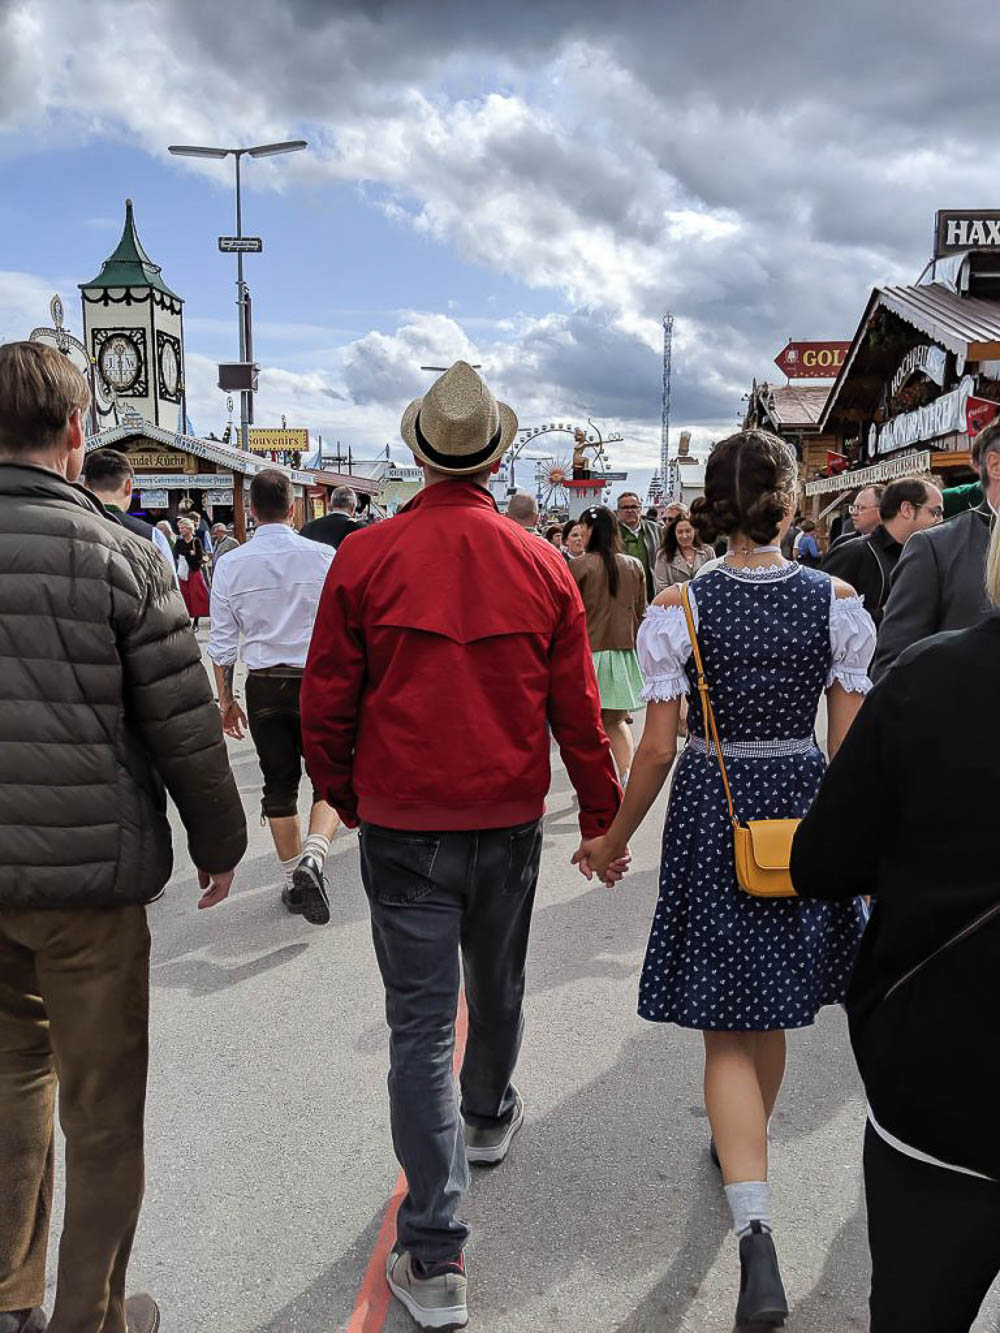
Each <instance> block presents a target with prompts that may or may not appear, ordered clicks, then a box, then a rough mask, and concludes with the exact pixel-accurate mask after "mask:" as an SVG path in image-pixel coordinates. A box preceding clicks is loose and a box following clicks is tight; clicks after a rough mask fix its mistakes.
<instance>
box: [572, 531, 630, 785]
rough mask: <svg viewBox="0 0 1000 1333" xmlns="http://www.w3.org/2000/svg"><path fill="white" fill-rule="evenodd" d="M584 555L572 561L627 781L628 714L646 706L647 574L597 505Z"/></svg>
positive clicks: (604, 713) (604, 706) (607, 721)
mask: <svg viewBox="0 0 1000 1333" xmlns="http://www.w3.org/2000/svg"><path fill="white" fill-rule="evenodd" d="M580 527H581V529H582V531H583V544H584V545H583V549H584V554H583V555H581V556H579V557H578V558H577V559H576V560H573V561H571V562H570V566H569V569H570V573H571V574H572V575H573V577H574V579H576V582H577V586H578V587H579V589H580V595H581V597H582V598H583V605H584V607H585V609H586V612H587V634H588V636H589V638H590V651H591V652H592V653H593V655H594V670H595V671H596V673H597V685H598V689H599V690H600V692H601V720H602V721H603V723H604V730H605V731H606V732H607V733H608V740H609V741H610V742H611V752H612V754H613V755H614V757H615V763H616V764H617V765H618V772H619V774H620V776H621V780H622V782H623V783H624V782H625V781H626V779H627V778H628V771H629V769H630V768H631V766H632V733H631V732H630V731H629V728H628V722H627V720H626V719H627V717H628V714H629V713H630V712H631V711H632V709H633V708H638V707H639V706H640V701H641V700H640V696H641V691H642V673H641V671H640V670H639V663H638V660H637V658H636V655H635V637H636V634H637V633H638V630H639V626H640V624H641V623H642V619H643V616H644V615H645V614H646V575H645V571H644V570H643V568H642V565H641V564H640V563H639V561H638V560H636V559H635V558H634V557H633V556H630V555H625V554H624V552H623V551H622V543H621V538H620V537H619V535H618V520H617V519H616V518H615V516H614V514H613V513H612V512H611V510H610V509H608V508H606V507H605V506H604V505H596V506H595V507H594V508H593V509H586V510H584V512H583V513H582V514H581V516H580Z"/></svg>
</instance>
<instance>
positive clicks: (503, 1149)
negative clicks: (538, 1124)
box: [465, 1102, 524, 1166]
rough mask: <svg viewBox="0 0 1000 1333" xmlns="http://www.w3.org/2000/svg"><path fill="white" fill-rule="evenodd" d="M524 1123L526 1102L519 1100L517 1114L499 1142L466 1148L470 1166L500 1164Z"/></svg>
mask: <svg viewBox="0 0 1000 1333" xmlns="http://www.w3.org/2000/svg"><path fill="white" fill-rule="evenodd" d="M523 1124H524V1103H523V1102H519V1103H518V1108H517V1114H516V1115H515V1116H514V1119H513V1120H512V1121H511V1122H510V1124H509V1125H508V1126H507V1133H506V1134H505V1135H504V1136H503V1138H502V1139H501V1140H500V1142H499V1143H495V1144H493V1146H492V1147H490V1148H466V1150H465V1155H466V1158H467V1159H468V1162H469V1165H470V1166H499V1165H500V1163H501V1162H502V1161H503V1159H504V1158H505V1157H506V1156H507V1154H508V1153H509V1152H510V1145H511V1144H512V1143H513V1141H514V1135H515V1134H516V1133H517V1132H518V1130H519V1129H520V1128H521V1126H522V1125H523Z"/></svg>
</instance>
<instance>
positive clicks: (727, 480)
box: [691, 430, 798, 545]
mask: <svg viewBox="0 0 1000 1333" xmlns="http://www.w3.org/2000/svg"><path fill="white" fill-rule="evenodd" d="M797 478H798V469H797V466H796V461H795V454H794V453H793V451H792V449H791V448H790V446H789V445H787V444H786V443H785V441H784V440H782V439H780V438H779V437H778V436H777V435H772V434H771V433H770V431H766V430H744V431H740V432H739V433H738V434H736V435H730V436H729V437H728V438H727V439H725V440H720V441H719V443H718V444H717V445H716V446H715V448H714V449H713V450H712V452H711V453H710V454H709V456H708V463H707V465H706V467H705V494H704V495H702V496H699V497H698V499H697V500H695V501H694V503H693V504H692V505H691V522H692V523H693V524H694V527H695V531H696V532H697V533H698V535H699V536H700V537H701V539H702V541H705V542H708V543H710V544H711V543H713V542H715V541H716V540H717V539H718V538H719V537H731V536H732V535H733V534H734V533H737V532H741V533H744V534H745V535H746V536H747V537H749V538H750V539H751V541H754V542H758V543H759V544H760V545H766V544H767V543H769V542H773V541H774V538H775V536H776V535H777V532H778V526H779V524H780V523H781V522H782V520H783V519H784V517H785V515H786V514H787V513H788V511H789V509H790V508H791V507H792V506H793V504H794V501H795V487H796V482H797Z"/></svg>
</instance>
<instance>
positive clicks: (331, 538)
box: [300, 486, 364, 547]
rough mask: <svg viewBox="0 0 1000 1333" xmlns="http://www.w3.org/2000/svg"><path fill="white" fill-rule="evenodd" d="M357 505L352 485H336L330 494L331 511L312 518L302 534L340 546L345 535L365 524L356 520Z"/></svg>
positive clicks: (330, 544) (311, 539) (315, 540)
mask: <svg viewBox="0 0 1000 1333" xmlns="http://www.w3.org/2000/svg"><path fill="white" fill-rule="evenodd" d="M357 507H358V497H357V495H356V493H355V492H354V491H352V490H351V488H350V486H338V487H336V489H335V490H334V491H333V492H332V494H331V495H330V506H329V513H327V514H324V516H323V517H322V518H314V519H312V520H311V521H310V522H309V523H307V524H306V525H305V526H304V527H303V528H302V529H301V531H300V536H302V537H308V538H309V540H310V541H314V542H324V543H325V544H326V545H327V546H333V547H337V546H339V545H340V543H341V542H342V541H343V540H344V538H345V537H347V536H349V535H350V534H351V533H352V532H357V531H358V529H359V528H361V527H363V526H364V525H363V524H361V523H358V522H357V521H356V520H355V517H354V514H355V511H356V510H357Z"/></svg>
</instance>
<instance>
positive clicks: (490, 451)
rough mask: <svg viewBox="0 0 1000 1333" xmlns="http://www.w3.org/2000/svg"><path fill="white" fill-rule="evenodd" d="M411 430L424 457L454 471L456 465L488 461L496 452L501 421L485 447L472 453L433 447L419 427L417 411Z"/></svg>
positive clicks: (469, 465)
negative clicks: (446, 450)
mask: <svg viewBox="0 0 1000 1333" xmlns="http://www.w3.org/2000/svg"><path fill="white" fill-rule="evenodd" d="M413 430H414V434H415V435H416V437H417V444H419V445H420V452H421V453H422V454H423V455H424V457H425V458H427V459H428V461H429V462H431V463H434V464H435V465H436V466H437V467H440V468H443V469H444V470H445V471H446V472H447V471H449V470H451V471H454V469H455V468H456V467H463V468H465V467H477V466H478V465H479V464H480V463H488V462H489V460H490V459H491V458H492V457H493V455H494V453H496V449H497V445H498V444H499V443H500V438H501V436H502V434H503V423H502V422H501V424H500V425H499V426H497V428H496V434H495V435H494V436H493V438H492V439H491V440H490V442H489V444H487V445H486V447H485V449H477V450H476V452H475V453H474V454H443V453H441V451H440V450H439V449H435V448H434V446H433V444H431V442H430V440H428V439H427V437H426V436H425V435H424V432H423V431H422V430H421V429H420V413H419V412H418V413H417V418H416V420H415V421H414V423H413Z"/></svg>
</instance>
